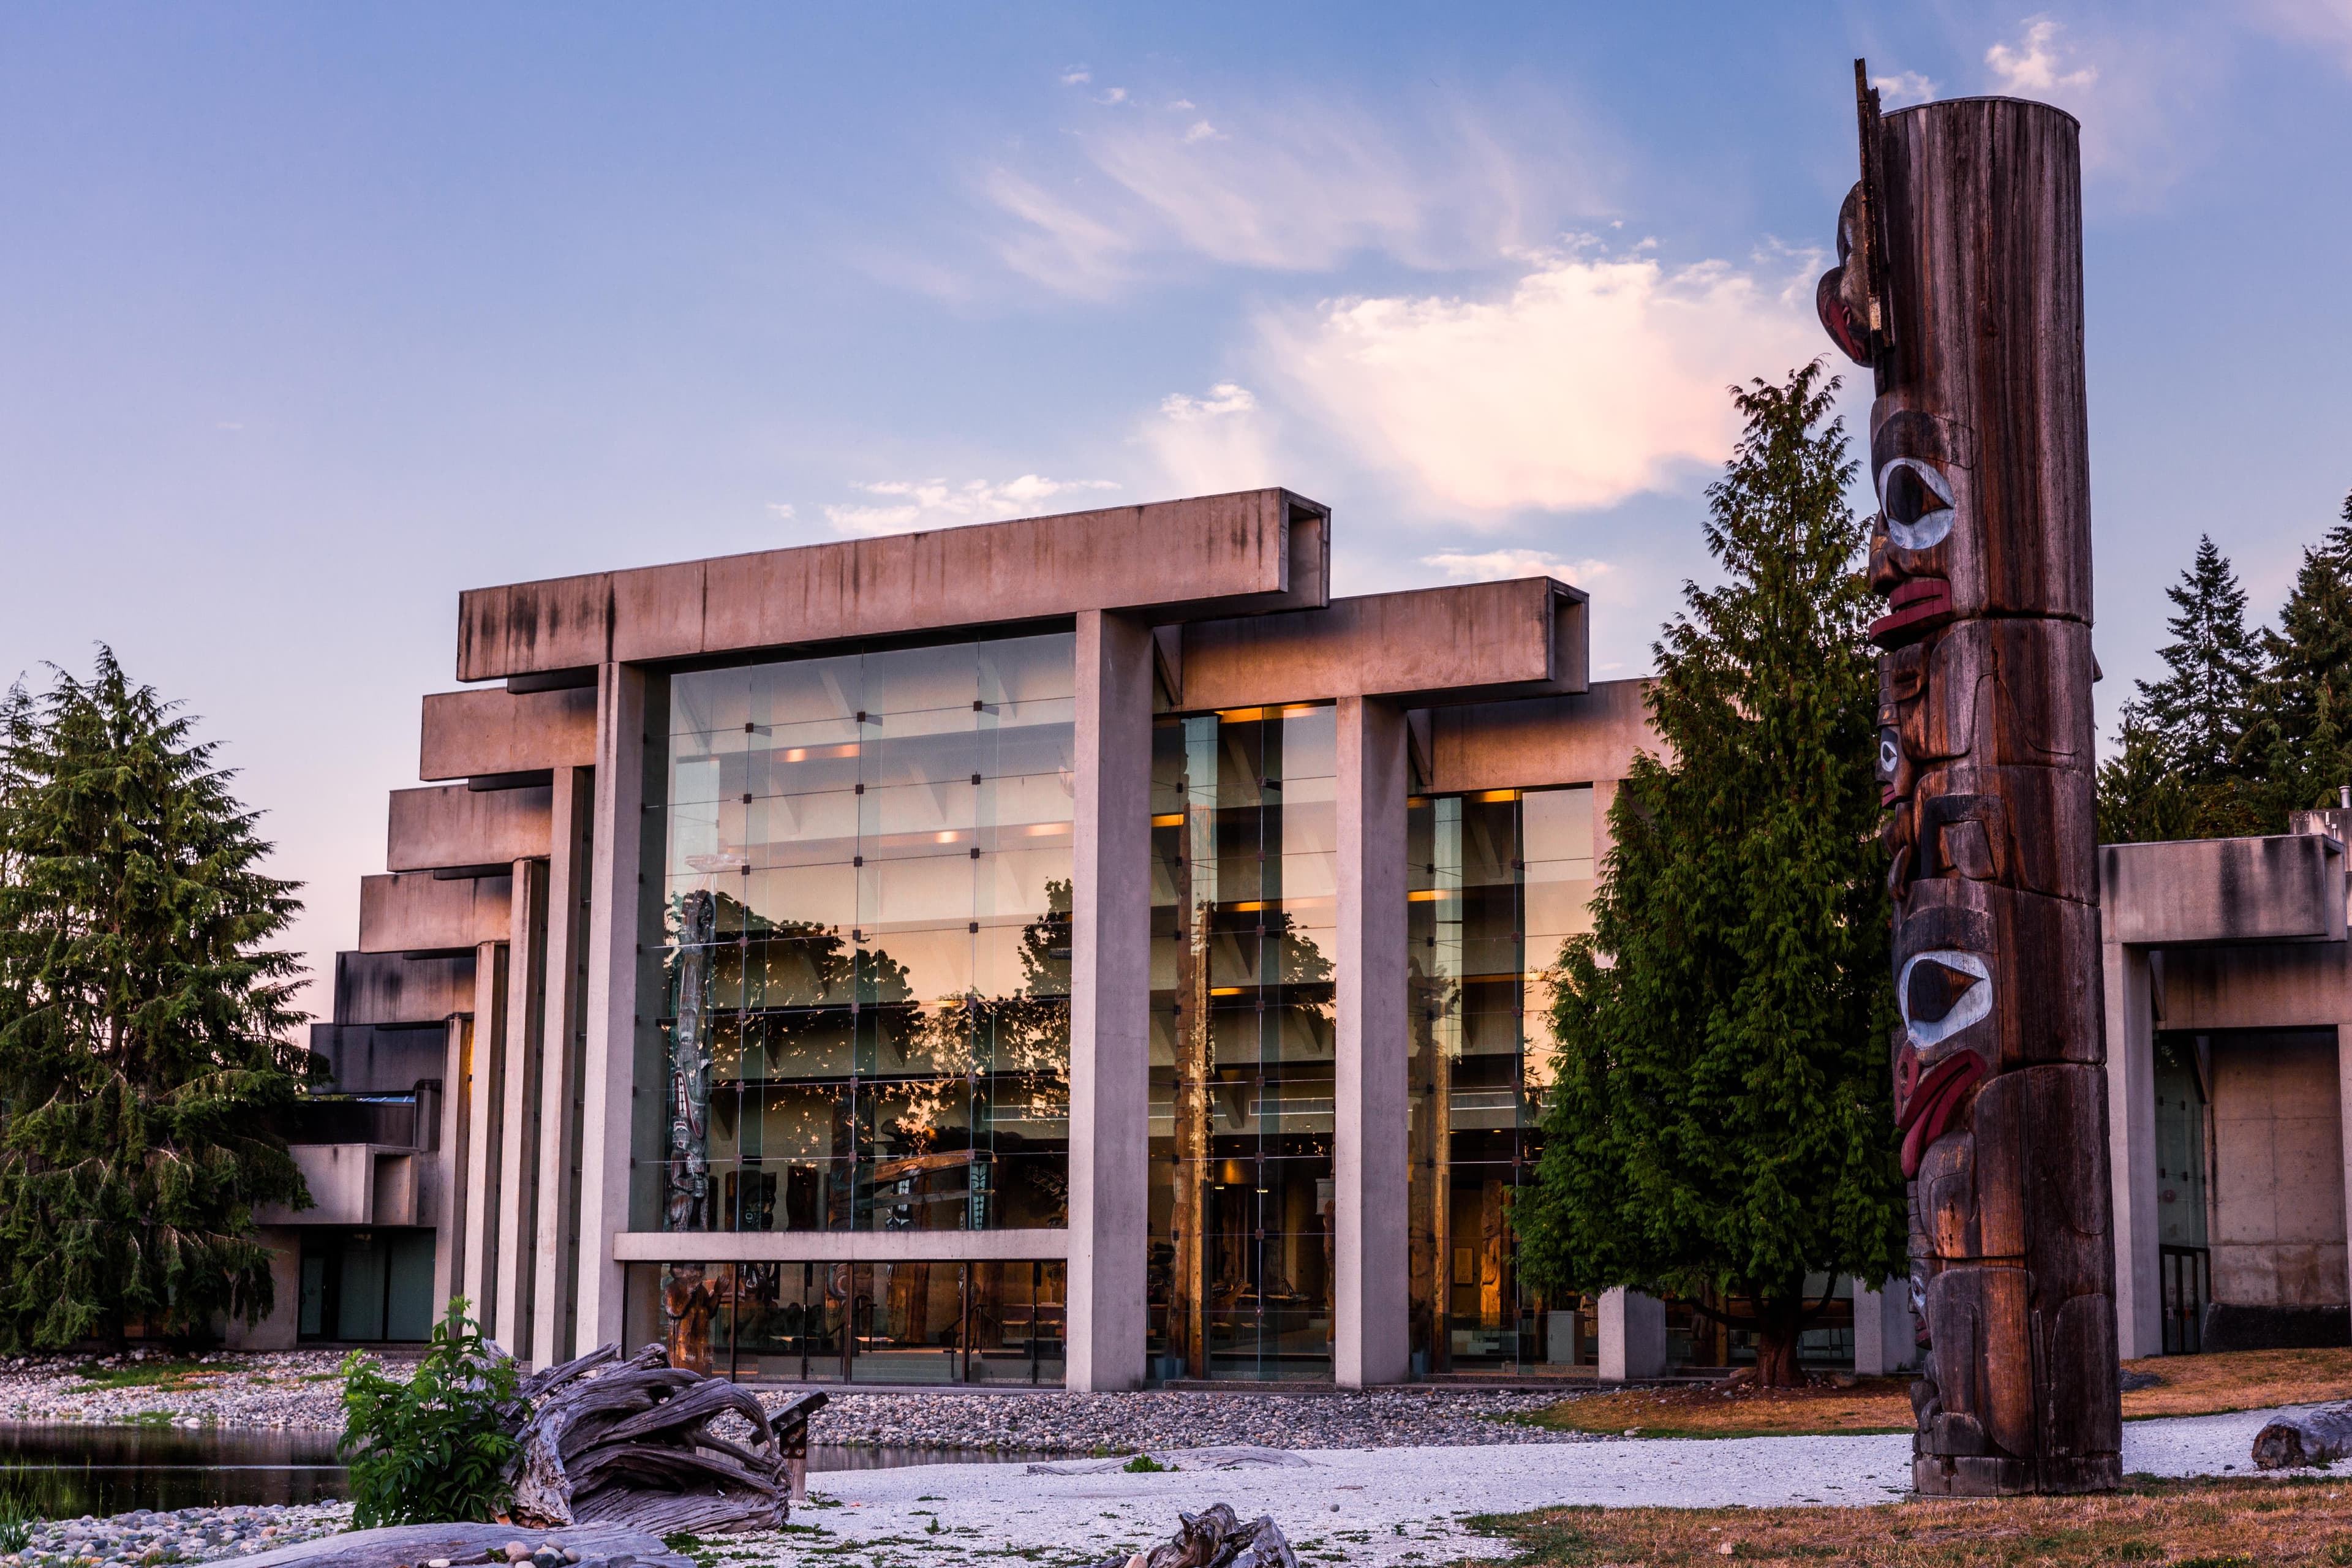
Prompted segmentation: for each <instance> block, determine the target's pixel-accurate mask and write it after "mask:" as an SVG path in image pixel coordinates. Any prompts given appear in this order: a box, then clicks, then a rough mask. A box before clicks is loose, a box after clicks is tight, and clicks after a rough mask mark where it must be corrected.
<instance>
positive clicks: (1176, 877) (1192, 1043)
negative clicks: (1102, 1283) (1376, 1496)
mask: <svg viewBox="0 0 2352 1568" xmlns="http://www.w3.org/2000/svg"><path fill="white" fill-rule="evenodd" d="M1152 734H1153V752H1152V798H1151V813H1152V816H1151V844H1152V860H1151V935H1152V942H1151V949H1152V958H1151V1022H1152V1028H1151V1122H1150V1127H1151V1138H1150V1255H1149V1278H1150V1328H1149V1351H1148V1354H1149V1357H1150V1363H1151V1370H1152V1373H1153V1375H1154V1376H1155V1377H1156V1378H1158V1379H1160V1380H1162V1381H1165V1380H1169V1379H1177V1378H1237V1379H1251V1380H1275V1379H1328V1377H1329V1376H1330V1375H1331V1276H1332V1268H1331V1245H1332V1231H1331V1205H1332V1188H1331V1115H1332V1093H1333V1081H1332V1073H1333V1063H1334V1047H1335V1038H1334V1029H1333V1000H1334V996H1333V993H1334V982H1335V980H1336V977H1337V971H1336V969H1335V967H1334V965H1335V964H1336V963H1337V962H1338V951H1337V943H1336V942H1335V941H1334V934H1335V926H1336V922H1337V918H1338V902H1337V892H1338V885H1337V881H1336V874H1337V867H1336V864H1335V852H1336V849H1337V842H1336V835H1337V829H1338V814H1337V804H1336V782H1337V781H1336V779H1335V777H1334V773H1335V768H1334V763H1335V759H1336V724H1335V710H1333V709H1332V708H1330V707H1328V706H1313V707H1308V706H1293V707H1280V708H1248V709H1240V710H1230V711H1225V712H1220V713H1205V714H1198V715H1192V716H1183V717H1165V718H1162V719H1160V720H1159V721H1157V722H1156V724H1155V726H1154V729H1153V732H1152Z"/></svg>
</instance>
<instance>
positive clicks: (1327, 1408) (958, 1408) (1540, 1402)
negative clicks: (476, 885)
mask: <svg viewBox="0 0 2352 1568" xmlns="http://www.w3.org/2000/svg"><path fill="white" fill-rule="evenodd" d="M83 1364H84V1363H76V1362H68V1361H63V1360H49V1361H41V1362H30V1361H24V1360H17V1361H7V1362H0V1415H5V1416H8V1417H12V1418H14V1419H16V1420H20V1421H142V1420H143V1421H165V1420H168V1421H171V1422H173V1424H175V1425H180V1426H203V1425H213V1424H217V1425H220V1426H247V1427H267V1428H278V1429H283V1428H289V1427H301V1428H310V1429H313V1430H319V1431H330V1432H340V1431H341V1430H342V1426H343V1414H342V1406H341V1392H342V1379H341V1376H340V1375H339V1373H338V1372H337V1370H336V1369H337V1367H338V1366H339V1365H340V1364H341V1356H340V1355H339V1354H337V1353H336V1352H329V1351H289V1352H273V1353H268V1354H259V1355H235V1354H228V1353H220V1354H215V1355H213V1356H210V1357H207V1358H205V1361H204V1362H202V1363H200V1364H199V1365H197V1366H196V1367H195V1368H194V1374H193V1376H191V1377H190V1378H188V1379H186V1380H184V1382H185V1385H184V1386H179V1387H155V1386H146V1387H131V1388H108V1387H105V1386H103V1385H102V1384H100V1383H97V1382H93V1381H92V1380H90V1379H89V1378H87V1377H85V1376H83V1375H82V1373H81V1370H80V1369H81V1366H82V1365H83ZM121 1364H128V1365H131V1366H137V1365H139V1364H141V1363H106V1369H107V1370H115V1369H117V1367H118V1366H119V1365H121ZM403 1368H404V1363H400V1362H393V1363H388V1370H390V1371H392V1372H393V1373H394V1374H395V1375H401V1374H402V1373H403ZM757 1392H758V1393H759V1394H760V1396H761V1399H762V1400H764V1401H765V1402H766V1403H767V1404H768V1405H769V1406H770V1407H771V1408H773V1407H775V1406H778V1405H783V1404H784V1403H786V1402H787V1401H789V1400H791V1399H793V1397H795V1396H796V1395H797V1394H799V1393H800V1392H801V1391H800V1390H798V1389H790V1388H772V1387H761V1388H759V1389H758V1391H757ZM1562 1392H1563V1393H1566V1392H1570V1391H1565V1390H1564V1391H1562ZM826 1393H827V1394H830V1395H831V1400H830V1403H828V1404H827V1405H826V1406H825V1408H824V1409H823V1410H821V1411H819V1412H818V1413H817V1415H816V1419H815V1420H814V1422H812V1423H811V1424H810V1427H809V1437H810V1440H811V1441H813V1442H817V1443H836V1444H841V1445H843V1446H845V1447H876V1446H896V1445H906V1446H908V1447H950V1448H992V1449H997V1450H1001V1451H1011V1452H1026V1453H1041V1454H1042V1453H1079V1454H1087V1453H1093V1452H1095V1451H1097V1450H1098V1449H1099V1450H1105V1451H1112V1452H1118V1453H1131V1452H1134V1451H1135V1450H1137V1449H1141V1448H1152V1447H1177V1448H1198V1447H1212V1446H1214V1445H1217V1444H1224V1443H1256V1444H1261V1445H1263V1446H1265V1447H1275V1448H1331V1447H1343V1446H1344V1447H1378V1448H1392V1447H1458V1446H1464V1445H1472V1444H1478V1445H1483V1444H1491V1443H1561V1442H1578V1441H1581V1440H1582V1439H1581V1437H1580V1435H1578V1434H1575V1433H1568V1432H1547V1431H1544V1430H1542V1429H1540V1428H1538V1427H1532V1426H1520V1425H1517V1423H1512V1422H1504V1421H1497V1420H1496V1419H1495V1417H1496V1416H1500V1415H1517V1414H1520V1413H1523V1412H1527V1411H1532V1410H1540V1409H1542V1408H1543V1407H1544V1406H1545V1405H1550V1404H1553V1403H1555V1402H1556V1401H1557V1400H1559V1398H1560V1397H1561V1394H1554V1393H1532V1394H1522V1393H1511V1392H1507V1391H1505V1390H1500V1389H1462V1388H1427V1389H1414V1390H1412V1391H1409V1392H1402V1393H1382V1394H1345V1393H1331V1394H1253V1393H1245V1392H1238V1391H1236V1392H1231V1393H1227V1392H1220V1393H1216V1394H1192V1393H1185V1394H1176V1393H1149V1394H1064V1393H1061V1392H1059V1391H1058V1390H1045V1391H1039V1392H1034V1393H1033V1392H1030V1391H1027V1390H1009V1391H989V1392H977V1391H964V1392H956V1391H950V1390H933V1389H925V1390H920V1391H908V1392H905V1393H869V1392H863V1391H858V1390H854V1389H827V1390H826Z"/></svg>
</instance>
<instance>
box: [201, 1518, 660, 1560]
mask: <svg viewBox="0 0 2352 1568" xmlns="http://www.w3.org/2000/svg"><path fill="white" fill-rule="evenodd" d="M515 1539H516V1534H515V1527H514V1526H513V1525H511V1524H394V1525H386V1526H384V1527H383V1529H381V1530H347V1531H344V1532H343V1533H342V1534H341V1535H324V1536H320V1537H319V1538H318V1539H317V1540H315V1541H299V1542H295V1543H294V1544H293V1545H291V1546H281V1547H279V1548H278V1549H277V1550H276V1551H275V1552H262V1553H260V1554H259V1555H257V1556H253V1557H241V1558H239V1559H238V1560H237V1561H238V1563H239V1564H240V1565H241V1568H405V1565H411V1564H416V1563H431V1562H434V1561H436V1560H446V1562H448V1563H451V1564H452V1565H453V1568H455V1565H458V1564H470V1563H498V1564H499V1565H500V1568H504V1564H505V1563H506V1561H507V1553H506V1546H507V1543H508V1542H511V1541H513V1540H515ZM541 1541H551V1542H553V1544H555V1545H556V1546H559V1547H569V1548H570V1549H571V1550H572V1551H574V1552H578V1553H579V1554H580V1568H694V1564H693V1563H692V1561H691V1560H690V1559H688V1558H685V1557H681V1556H679V1555H678V1554H677V1552H672V1551H671V1550H670V1549H669V1548H668V1547H667V1546H664V1545H663V1544H662V1543H661V1542H660V1540H659V1539H658V1538H657V1537H655V1536H652V1535H648V1534H646V1532H645V1531H640V1530H608V1529H604V1528H602V1527H600V1526H588V1527H584V1528H579V1529H572V1530H561V1531H554V1532H553V1533H552V1534H547V1533H545V1532H541V1531H531V1532H530V1542H529V1543H527V1544H535V1543H537V1542H541Z"/></svg>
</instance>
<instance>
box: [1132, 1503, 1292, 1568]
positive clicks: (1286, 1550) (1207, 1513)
mask: <svg viewBox="0 0 2352 1568" xmlns="http://www.w3.org/2000/svg"><path fill="white" fill-rule="evenodd" d="M1176 1517H1177V1519H1178V1520H1180V1521H1181V1523H1179V1524H1178V1525H1177V1527H1176V1533H1175V1534H1174V1535H1173V1536H1171V1537H1170V1538H1169V1539H1168V1540H1167V1541H1164V1542H1160V1544H1159V1545H1158V1546H1155V1547H1153V1548H1152V1549H1151V1550H1150V1551H1149V1552H1137V1553H1135V1554H1134V1555H1133V1556H1131V1557H1128V1556H1120V1557H1106V1558H1104V1559H1103V1560H1102V1562H1100V1563H1097V1564H1096V1565H1095V1568H1298V1559H1297V1556H1296V1555H1295V1554H1294V1553H1293V1552H1291V1550H1290V1542H1288V1541H1286V1540H1285V1539H1284V1538H1283V1534H1282V1530H1281V1527H1280V1526H1278V1525H1276V1523H1275V1522H1274V1518H1273V1516H1272V1515H1270V1514H1263V1513H1262V1514H1260V1515H1258V1516H1257V1518H1255V1520H1252V1521H1250V1522H1249V1523H1247V1524H1244V1523H1243V1522H1242V1521H1241V1520H1240V1518H1239V1516H1237V1515H1236V1514H1235V1513H1234V1510H1233V1509H1232V1507H1231V1506H1230V1505H1228V1504H1225V1503H1217V1504H1215V1505H1214V1506H1213V1507H1210V1508H1204V1509H1202V1510H1201V1511H1200V1512H1198V1513H1180V1514H1178V1515H1177V1516H1176Z"/></svg>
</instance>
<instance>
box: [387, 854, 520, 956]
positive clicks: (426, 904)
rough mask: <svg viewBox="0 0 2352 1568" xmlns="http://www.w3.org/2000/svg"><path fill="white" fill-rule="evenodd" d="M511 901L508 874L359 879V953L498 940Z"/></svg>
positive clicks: (451, 948) (396, 875) (425, 949)
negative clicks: (497, 875)
mask: <svg viewBox="0 0 2352 1568" xmlns="http://www.w3.org/2000/svg"><path fill="white" fill-rule="evenodd" d="M513 903H514V879H513V878H512V877H460V878H457V879H454V880H451V881H446V882H444V881H441V880H438V879H436V878H435V877H433V876H432V875H431V874H430V873H429V872H424V871H408V872H394V873H393V874H391V875H389V876H383V877H362V878H361V879H360V951H361V952H454V951H455V950H457V949H459V948H468V947H475V946H478V945H479V944H480V943H482V942H503V941H504V940H506V934H507V919H508V916H509V913H510V912H511V910H512V906H513Z"/></svg>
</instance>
